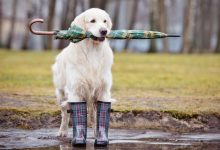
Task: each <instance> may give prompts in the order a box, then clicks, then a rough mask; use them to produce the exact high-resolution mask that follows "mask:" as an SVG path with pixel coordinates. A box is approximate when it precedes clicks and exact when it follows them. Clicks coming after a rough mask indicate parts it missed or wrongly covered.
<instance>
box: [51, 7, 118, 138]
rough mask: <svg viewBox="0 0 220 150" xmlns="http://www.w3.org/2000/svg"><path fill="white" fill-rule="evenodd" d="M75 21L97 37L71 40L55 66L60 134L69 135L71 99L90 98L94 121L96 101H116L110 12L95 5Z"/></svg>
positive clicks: (90, 108)
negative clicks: (77, 40)
mask: <svg viewBox="0 0 220 150" xmlns="http://www.w3.org/2000/svg"><path fill="white" fill-rule="evenodd" d="M74 24H75V25H77V26H79V27H81V28H83V29H84V30H85V31H90V32H91V33H92V34H93V35H94V38H93V39H85V40H83V41H80V42H79V43H70V44H69V46H67V47H66V48H64V49H63V51H62V52H61V53H60V54H59V55H58V56H57V57H56V61H55V63H54V65H53V66H52V71H53V82H54V85H55V87H56V97H57V101H58V103H59V104H60V106H61V113H62V114H61V115H62V121H61V126H60V130H59V133H58V135H59V136H67V129H68V124H69V114H68V113H67V109H68V102H81V101H86V102H87V104H88V108H89V110H90V111H89V114H90V117H89V119H90V121H91V120H93V119H94V118H93V117H92V116H94V117H95V115H93V113H94V112H95V111H96V110H94V109H95V108H96V107H94V105H95V104H96V101H105V102H112V101H114V100H113V99H111V91H110V90H111V86H112V73H111V67H112V64H113V53H112V50H111V48H110V46H109V42H108V41H107V39H105V35H106V34H108V33H109V32H110V30H111V28H112V23H111V19H110V17H109V15H108V14H107V13H106V12H105V11H103V10H101V9H98V8H92V9H89V10H87V11H85V12H83V13H82V14H80V15H79V16H77V17H76V18H75V19H74V21H73V22H72V24H71V25H74ZM93 121H95V120H93Z"/></svg>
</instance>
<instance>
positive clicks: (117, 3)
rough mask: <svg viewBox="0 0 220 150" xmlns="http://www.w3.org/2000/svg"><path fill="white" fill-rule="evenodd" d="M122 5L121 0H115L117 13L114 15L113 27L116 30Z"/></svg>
mask: <svg viewBox="0 0 220 150" xmlns="http://www.w3.org/2000/svg"><path fill="white" fill-rule="evenodd" d="M120 5H121V2H120V1H119V0H116V1H115V14H114V17H113V27H112V29H114V30H115V29H117V28H118V17H119V10H120Z"/></svg>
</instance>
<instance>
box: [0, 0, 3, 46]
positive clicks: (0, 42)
mask: <svg viewBox="0 0 220 150" xmlns="http://www.w3.org/2000/svg"><path fill="white" fill-rule="evenodd" d="M2 22H3V12H2V1H1V0H0V47H1V46H2Z"/></svg>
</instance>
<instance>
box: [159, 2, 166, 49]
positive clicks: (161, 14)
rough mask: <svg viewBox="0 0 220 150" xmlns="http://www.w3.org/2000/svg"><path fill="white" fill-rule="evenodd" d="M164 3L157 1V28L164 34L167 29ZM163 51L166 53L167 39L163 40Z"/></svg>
mask: <svg viewBox="0 0 220 150" xmlns="http://www.w3.org/2000/svg"><path fill="white" fill-rule="evenodd" d="M165 3H166V1H165V0H158V5H159V9H158V11H159V26H160V31H161V32H166V30H167V29H166V28H167V10H166V4H165ZM163 51H164V52H168V43H167V39H166V38H165V39H163Z"/></svg>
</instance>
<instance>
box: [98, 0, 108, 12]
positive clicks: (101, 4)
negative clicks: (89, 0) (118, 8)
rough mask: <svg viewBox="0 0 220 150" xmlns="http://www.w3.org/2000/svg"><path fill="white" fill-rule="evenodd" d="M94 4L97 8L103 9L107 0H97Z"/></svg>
mask: <svg viewBox="0 0 220 150" xmlns="http://www.w3.org/2000/svg"><path fill="white" fill-rule="evenodd" d="M96 4H97V6H98V7H99V8H101V9H103V10H105V9H106V6H107V4H108V0H97V2H96Z"/></svg>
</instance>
